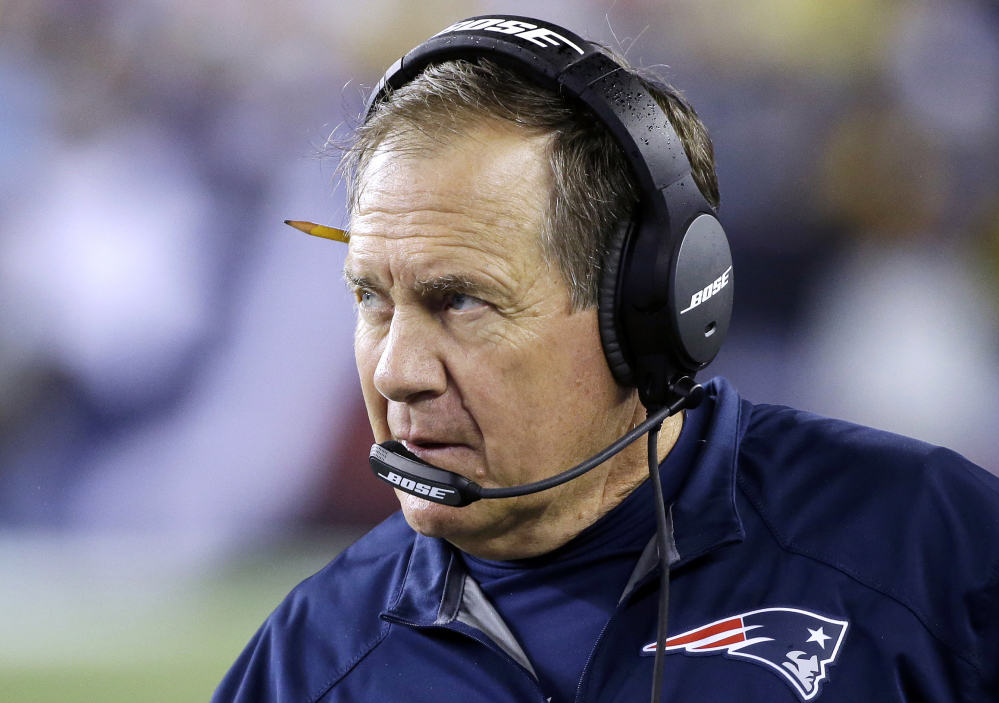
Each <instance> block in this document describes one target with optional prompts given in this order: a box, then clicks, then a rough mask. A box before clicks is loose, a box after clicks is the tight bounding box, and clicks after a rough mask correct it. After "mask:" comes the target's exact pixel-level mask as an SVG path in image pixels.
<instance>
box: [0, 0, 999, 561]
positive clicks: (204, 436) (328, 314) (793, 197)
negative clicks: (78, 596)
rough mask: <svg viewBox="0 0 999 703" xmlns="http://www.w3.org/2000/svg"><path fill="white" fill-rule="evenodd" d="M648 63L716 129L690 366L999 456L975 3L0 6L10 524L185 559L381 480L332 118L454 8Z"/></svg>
mask: <svg viewBox="0 0 999 703" xmlns="http://www.w3.org/2000/svg"><path fill="white" fill-rule="evenodd" d="M483 13H508V14H523V15H535V16H542V17H545V18H548V19H550V20H553V21H555V22H560V23H563V24H565V25H566V26H568V27H570V28H572V29H574V30H575V31H577V32H578V33H580V34H582V35H584V36H588V37H590V38H595V39H599V40H601V41H603V42H605V43H607V44H610V45H613V46H615V47H617V48H618V49H620V50H622V51H625V52H626V53H627V54H628V56H629V58H631V59H632V60H633V61H634V62H636V63H638V64H640V65H644V66H658V70H659V71H660V73H661V75H662V76H663V77H664V78H665V79H667V80H669V81H670V82H671V83H673V84H674V85H676V86H677V87H678V88H680V89H681V90H683V91H684V92H685V94H686V95H687V96H688V98H689V99H690V100H691V102H692V103H693V104H694V106H695V107H696V108H697V110H698V111H699V113H700V115H701V116H702V118H703V119H704V121H705V122H706V124H707V125H708V128H709V129H710V131H711V134H712V136H713V138H714V141H715V149H716V157H717V161H718V170H719V177H720V182H721V194H722V207H721V211H720V214H721V217H722V220H723V222H724V224H725V226H726V228H727V231H728V232H729V235H730V238H731V240H732V244H733V248H734V257H735V267H736V268H735V271H736V273H735V276H736V279H735V280H736V291H737V292H736V309H735V313H734V320H733V326H732V331H731V336H730V341H729V343H728V345H727V347H726V348H725V349H724V350H723V351H722V353H721V354H720V356H719V358H718V361H717V363H716V365H715V366H714V367H712V368H711V369H710V371H711V373H708V374H706V377H708V376H710V375H713V374H714V373H719V374H724V375H726V376H728V377H729V378H730V379H731V380H732V381H733V383H734V384H735V385H736V387H737V388H738V389H739V390H740V392H741V393H742V394H743V395H744V396H745V397H747V398H749V399H751V400H753V401H755V402H776V403H784V404H791V405H795V406H797V407H801V408H802V409H806V410H811V411H815V412H820V413H823V414H829V415H834V416H839V417H844V418H846V419H850V420H854V421H857V422H862V423H865V424H870V425H874V426H876V427H880V428H884V429H889V430H892V431H897V432H901V433H904V434H909V435H913V436H916V437H918V438H920V439H925V440H927V441H930V442H933V443H937V444H943V445H946V446H948V447H951V448H953V449H955V450H957V451H959V452H961V453H963V454H965V455H966V456H968V457H969V458H971V459H972V460H974V461H976V462H977V463H979V464H981V465H983V466H985V467H986V468H988V469H989V470H991V471H993V472H999V443H997V442H996V440H995V437H996V436H997V435H999V323H997V314H996V313H997V305H999V287H997V281H999V275H997V274H999V270H997V269H999V197H997V194H999V177H997V174H999V163H997V161H999V148H997V147H999V8H997V6H996V4H995V3H992V2H985V0H938V1H932V0H925V1H924V0H911V1H904V0H836V1H832V0H616V1H614V2H611V1H610V0H606V1H601V2H596V1H595V0H578V1H574V2H555V1H554V0H535V1H534V2H514V1H513V0H506V1H500V2H477V1H472V0H438V1H435V2H417V1H416V0H372V1H371V2H366V3H357V2H343V1H341V0H284V1H283V2H275V1H273V0H238V1H236V0H220V1H215V2H197V1H195V0H87V1H86V2H81V1H80V0H0V320H2V323H0V539H4V538H8V537H11V536H16V535H18V534H26V533H37V532H39V531H41V532H45V533H46V534H55V535H67V536H71V535H81V534H83V535H109V534H110V535H120V534H125V533H127V534H130V535H139V536H147V537H148V538H149V539H150V540H154V541H155V543H156V544H157V545H160V546H159V547H158V549H159V550H161V551H160V552H158V553H162V554H168V553H169V554H172V555H173V556H174V557H176V560H175V561H176V563H185V564H196V563H201V562H203V561H204V560H206V559H207V560H212V559H218V558H220V556H224V555H226V554H228V553H230V552H231V550H233V549H235V548H240V547H243V546H245V545H247V544H251V543H254V542H255V541H260V540H268V539H273V538H274V537H275V536H277V535H281V534H286V533H288V532H289V531H295V530H301V529H303V528H315V527H316V526H323V525H327V526H328V525H364V524H373V523H374V522H376V521H377V520H379V519H381V518H382V517H384V516H385V515H387V514H388V513H389V512H391V511H392V510H393V509H394V508H393V506H394V504H395V503H394V497H393V496H392V495H391V492H390V491H388V490H387V489H386V488H384V487H382V486H381V485H378V484H376V483H375V481H374V479H373V478H372V477H371V476H370V474H369V472H368V469H367V467H366V455H367V450H368V447H369V446H370V442H371V434H370V430H369V429H368V426H367V418H366V415H365V412H364V408H363V403H362V402H361V399H360V392H359V387H358V383H357V379H356V372H355V370H354V367H353V354H352V339H351V335H352V328H353V319H354V311H353V301H352V299H351V296H350V295H349V294H348V293H347V292H346V289H345V287H344V285H343V284H342V282H341V280H340V273H339V271H340V268H341V267H342V264H343V257H344V254H345V251H344V248H343V247H342V246H340V245H337V244H333V243H330V242H325V241H322V240H314V239H312V238H309V237H306V236H304V235H301V234H298V233H296V232H294V231H293V230H290V229H288V228H285V227H284V226H283V225H282V224H281V221H282V220H284V219H289V218H290V219H306V220H312V221H316V222H321V223H324V224H330V225H333V226H342V225H343V224H344V219H345V212H344V201H343V188H342V185H341V184H340V183H338V182H337V179H336V178H335V170H336V165H337V164H336V163H335V159H331V158H329V157H322V156H321V153H322V151H323V144H324V143H325V141H326V139H327V137H328V135H329V134H330V133H331V132H333V131H334V130H341V133H342V131H343V130H349V128H350V125H351V124H352V123H353V122H354V121H355V120H356V119H357V114H358V111H359V109H360V106H361V104H362V99H363V96H364V94H365V90H366V88H367V87H370V86H372V85H373V84H374V83H375V82H376V81H377V79H378V77H379V76H380V74H381V72H382V71H383V70H384V69H385V68H386V67H387V66H388V65H389V64H390V63H391V62H392V61H394V60H395V59H396V58H398V57H399V56H400V55H402V54H403V53H404V52H405V51H406V50H407V49H409V48H411V47H412V46H413V45H415V44H416V43H418V42H419V41H421V40H422V39H424V38H426V37H429V36H430V35H432V34H434V33H435V32H437V31H439V30H440V29H442V28H443V27H445V26H447V25H448V24H450V23H452V22H454V21H456V20H458V19H461V18H463V17H466V16H471V15H474V14H483Z"/></svg>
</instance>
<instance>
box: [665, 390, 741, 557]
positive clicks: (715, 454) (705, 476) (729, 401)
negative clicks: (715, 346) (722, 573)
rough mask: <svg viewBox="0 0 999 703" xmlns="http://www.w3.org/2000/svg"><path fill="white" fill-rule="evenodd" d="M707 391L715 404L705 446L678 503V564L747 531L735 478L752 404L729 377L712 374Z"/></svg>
mask: <svg viewBox="0 0 999 703" xmlns="http://www.w3.org/2000/svg"><path fill="white" fill-rule="evenodd" d="M705 390H706V391H707V398H706V401H705V402H713V403H714V405H713V408H712V409H711V417H710V419H709V420H708V423H707V427H706V428H705V432H704V438H703V439H702V440H701V442H702V443H703V447H702V449H701V451H700V452H699V453H698V456H697V459H696V460H695V464H694V467H693V469H692V470H691V471H690V474H689V475H688V477H687V480H686V482H685V483H684V484H683V486H682V487H681V488H680V490H679V491H678V493H677V497H676V500H675V501H674V502H673V509H672V510H673V526H674V539H675V540H676V549H677V552H679V554H680V560H679V563H678V564H677V566H683V565H684V564H687V563H689V562H690V561H691V560H693V559H696V558H698V557H700V556H701V555H703V554H707V553H708V552H710V551H713V550H715V549H717V548H718V547H721V546H723V545H726V544H730V543H732V542H741V541H742V540H743V539H745V536H746V534H745V531H744V530H743V528H742V520H741V519H740V518H739V511H738V509H737V508H736V505H735V490H736V486H735V480H736V464H737V459H738V456H739V444H740V443H741V441H742V437H743V436H744V435H745V433H746V428H747V427H748V425H749V417H750V415H751V414H752V408H753V406H752V404H751V403H749V402H748V401H745V400H743V399H742V398H740V397H739V394H738V393H736V391H735V389H734V388H732V386H731V384H729V382H728V381H726V380H725V379H724V378H721V377H717V378H714V379H712V380H711V381H710V382H709V383H708V384H706V386H705Z"/></svg>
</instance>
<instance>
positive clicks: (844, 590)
mask: <svg viewBox="0 0 999 703" xmlns="http://www.w3.org/2000/svg"><path fill="white" fill-rule="evenodd" d="M705 402H707V403H709V404H710V407H709V412H710V413H711V419H710V422H709V424H708V427H707V430H706V436H705V439H706V441H705V442H704V443H703V446H702V448H701V450H700V452H699V454H698V455H697V459H696V460H695V464H694V466H693V468H692V470H691V472H690V475H689V477H688V478H687V480H686V482H685V483H684V485H683V486H682V487H681V489H680V490H679V492H678V493H677V496H676V499H675V501H674V502H673V504H672V508H671V512H672V520H673V527H674V532H673V534H674V545H675V553H674V554H673V555H672V560H673V562H674V563H673V567H672V569H671V581H670V583H671V603H670V621H669V622H670V639H669V640H668V641H667V646H668V653H669V655H668V656H667V657H666V669H665V677H664V692H663V700H664V701H678V702H679V701H684V702H686V701H690V702H695V701H696V703H714V702H717V703H723V702H724V703H732V702H733V701H768V702H769V701H773V702H776V703H780V702H782V701H788V702H791V701H795V700H805V701H808V700H815V699H817V698H821V699H822V700H823V703H835V702H837V701H839V702H849V703H859V702H861V701H877V702H878V703H888V702H890V701H938V702H944V701H996V700H999V479H996V478H995V477H994V476H992V475H991V474H988V473H987V472H985V471H983V470H982V469H979V468H978V467H976V466H974V465H973V464H971V463H969V462H968V461H966V460H965V459H963V458H962V457H960V456H959V455H957V454H955V453H954V452H951V451H949V450H946V449H940V448H937V447H933V446H930V445H927V444H924V443H921V442H918V441H915V440H911V439H906V438H904V437H900V436H897V435H892V434H888V433H885V432H880V431H877V430H872V429H870V428H866V427H861V426H858V425H852V424H849V423H845V422H840V421H837V420H830V419H827V418H822V417H818V416H815V415H811V414H808V413H804V412H799V411H796V410H792V409H789V408H783V407H776V406H767V405H756V406H754V405H752V404H751V403H749V402H747V401H744V400H741V399H740V398H739V397H738V396H737V394H736V393H735V391H734V390H733V389H732V388H731V387H730V386H729V385H728V384H727V383H726V382H725V381H723V380H720V379H716V380H715V381H713V382H712V384H710V385H709V397H708V399H707V401H705ZM658 581H659V574H658V570H657V566H656V559H655V553H654V550H647V551H646V552H645V553H644V554H643V555H642V557H641V558H640V559H639V560H638V563H637V564H636V568H635V572H634V573H633V574H632V578H631V580H630V581H629V584H628V587H627V588H626V589H625V591H626V592H625V593H624V594H622V599H621V602H620V604H619V605H618V608H617V611H616V612H615V613H614V615H613V616H611V619H610V621H609V622H608V623H607V625H606V627H605V628H604V630H603V632H602V633H601V635H600V638H599V639H598V640H597V643H596V645H595V647H594V649H593V652H592V654H591V655H590V658H589V661H588V663H587V665H586V668H585V670H584V672H583V676H582V679H581V681H580V684H579V690H578V694H577V697H576V700H577V701H580V702H582V701H641V700H647V699H648V696H649V688H650V684H651V680H652V662H653V657H652V656H651V649H652V648H653V647H654V637H655V626H656V615H655V613H656V600H657V593H658ZM213 700H214V701H215V703H228V702H230V701H232V702H237V701H238V702H240V703H250V702H251V701H252V702H253V703H264V702H267V703H269V702H274V703H315V702H316V701H323V702H332V701H389V700H405V701H413V702H414V703H424V702H425V703H445V702H448V701H497V702H498V701H538V702H539V703H543V701H544V696H543V694H542V693H541V691H540V689H539V688H538V685H537V682H536V680H535V678H534V676H533V675H532V668H531V664H530V662H529V661H528V660H527V659H526V657H525V656H524V654H523V652H522V650H520V648H519V646H518V644H517V642H516V640H515V639H514V638H513V637H512V635H511V634H510V631H509V629H508V628H507V627H506V626H505V624H504V622H503V620H502V618H500V617H499V615H498V614H497V613H496V611H495V610H494V609H493V608H492V606H491V605H490V603H489V601H488V600H487V599H486V598H485V597H484V596H483V595H482V591H481V589H480V588H479V587H478V585H477V584H476V583H475V581H474V580H472V579H471V578H469V577H468V576H467V574H466V572H465V569H464V566H463V563H462V560H461V559H460V558H459V556H458V554H457V553H456V552H455V550H454V549H453V548H452V547H451V546H450V545H448V543H446V542H444V541H442V540H437V539H430V538H427V537H423V536H421V535H417V534H416V533H414V532H413V531H412V530H411V529H410V528H409V527H408V526H407V524H406V522H405V520H404V519H403V518H402V516H401V515H400V514H398V513H397V514H396V515H394V516H392V517H390V518H389V519H388V520H386V521H385V522H383V523H382V524H381V525H379V526H378V527H376V528H375V529H374V530H372V531H371V532H370V533H369V534H368V535H366V536H365V537H364V538H362V539H361V540H359V541H358V542H357V543H356V544H354V545H353V546H352V547H350V548H349V549H347V550H346V551H344V552H343V553H342V554H340V556H338V557H337V558H336V559H335V560H334V561H333V562H332V563H331V564H329V566H327V567H326V568H325V569H323V570H322V571H320V572H319V573H318V574H316V575H315V576H312V577H311V578H309V579H307V580H306V581H304V582H303V583H302V584H300V585H299V586H298V587H297V588H295V590H294V591H293V592H292V593H291V594H290V595H289V596H288V597H287V599H285V601H284V602H283V603H282V604H281V605H280V606H279V607H278V609H277V610H276V611H275V612H274V613H273V614H272V615H271V616H270V617H269V618H268V619H267V621H266V622H265V623H264V625H263V626H262V627H261V629H260V630H259V631H258V632H257V634H256V635H255V636H254V638H253V640H252V641H251V642H250V644H249V645H248V646H247V648H246V649H245V651H244V652H243V654H242V655H241V656H240V658H239V659H238V660H237V662H236V663H235V664H234V665H233V667H232V669H231V670H230V672H229V673H228V675H227V676H226V678H225V679H224V680H223V681H222V683H221V684H220V686H219V688H218V690H217V691H216V693H215V697H214V699H213Z"/></svg>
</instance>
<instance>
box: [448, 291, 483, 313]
mask: <svg viewBox="0 0 999 703" xmlns="http://www.w3.org/2000/svg"><path fill="white" fill-rule="evenodd" d="M483 305H488V303H486V301H484V300H482V299H480V298H476V297H474V296H471V295H467V294H466V293H454V294H453V295H452V296H451V298H450V299H449V300H448V307H450V308H451V309H452V310H458V311H465V310H474V309H475V308H478V307H482V306H483Z"/></svg>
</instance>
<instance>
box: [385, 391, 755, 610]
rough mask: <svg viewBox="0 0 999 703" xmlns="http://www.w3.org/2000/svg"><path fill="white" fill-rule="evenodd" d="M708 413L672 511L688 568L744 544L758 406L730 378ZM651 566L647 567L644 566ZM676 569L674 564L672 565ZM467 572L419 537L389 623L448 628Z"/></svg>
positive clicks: (711, 398) (432, 541)
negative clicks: (746, 466)
mask: <svg viewBox="0 0 999 703" xmlns="http://www.w3.org/2000/svg"><path fill="white" fill-rule="evenodd" d="M705 390H706V391H707V399H706V400H705V403H713V406H709V407H708V408H705V410H706V411H708V412H710V413H711V417H710V418H709V420H708V422H707V427H706V429H705V435H704V438H703V439H702V440H701V442H703V448H702V449H701V451H700V452H699V453H698V455H697V458H696V459H695V465H694V467H693V469H692V470H691V472H690V474H689V476H688V477H687V480H686V481H685V483H684V484H683V486H682V487H681V488H680V490H679V492H678V493H677V497H676V500H675V501H674V502H673V505H672V509H671V512H672V520H673V526H674V539H675V544H676V551H677V552H678V555H679V559H678V560H677V561H676V563H675V566H677V567H679V566H683V565H684V564H687V563H689V562H690V561H692V560H694V559H696V558H698V557H700V556H702V555H704V554H707V553H708V552H711V551H713V550H715V549H717V548H719V547H721V546H724V545H726V544H731V543H733V542H740V541H742V540H743V539H744V538H745V532H744V530H743V527H742V520H741V519H740V518H739V511H738V510H737V508H736V504H735V480H736V459H737V457H738V454H739V443H740V442H741V440H742V437H743V435H744V434H745V431H746V427H747V426H748V423H749V416H750V414H751V412H752V404H750V403H748V402H747V401H744V400H742V399H741V398H740V397H739V395H738V394H737V393H736V392H735V389H733V388H732V386H731V385H730V384H729V383H728V381H726V380H725V379H723V378H720V377H719V378H715V379H712V381H711V382H710V383H708V384H707V385H706V387H705ZM643 561H648V562H649V565H648V567H645V566H643V564H642V562H643ZM670 561H671V562H673V559H671V560H670ZM656 564H657V560H655V559H650V560H639V565H638V566H637V568H636V574H633V576H632V578H633V580H635V581H637V580H639V579H640V578H641V576H640V575H638V574H637V572H638V570H643V571H645V570H646V568H648V570H650V571H651V569H653V568H655V566H656ZM465 576H466V574H465V567H464V565H463V564H462V563H461V559H460V558H459V557H458V555H457V552H456V551H455V549H454V548H453V547H452V546H451V545H450V544H448V543H447V542H446V541H444V540H442V539H436V538H431V537H424V536H423V535H417V536H416V540H415V542H414V544H413V549H412V552H411V554H410V558H409V564H408V567H407V569H406V573H405V576H404V577H403V581H402V584H401V586H400V588H399V591H398V597H397V598H396V599H395V600H394V602H393V603H392V604H391V605H390V606H389V607H388V608H387V609H386V610H385V611H384V612H383V613H382V617H383V618H385V619H387V620H390V621H393V622H399V623H403V624H407V625H412V626H415V627H429V626H433V625H446V624H448V623H450V622H452V621H453V620H454V619H455V618H456V617H457V616H458V611H459V608H460V606H461V600H462V593H463V590H464V582H465Z"/></svg>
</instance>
